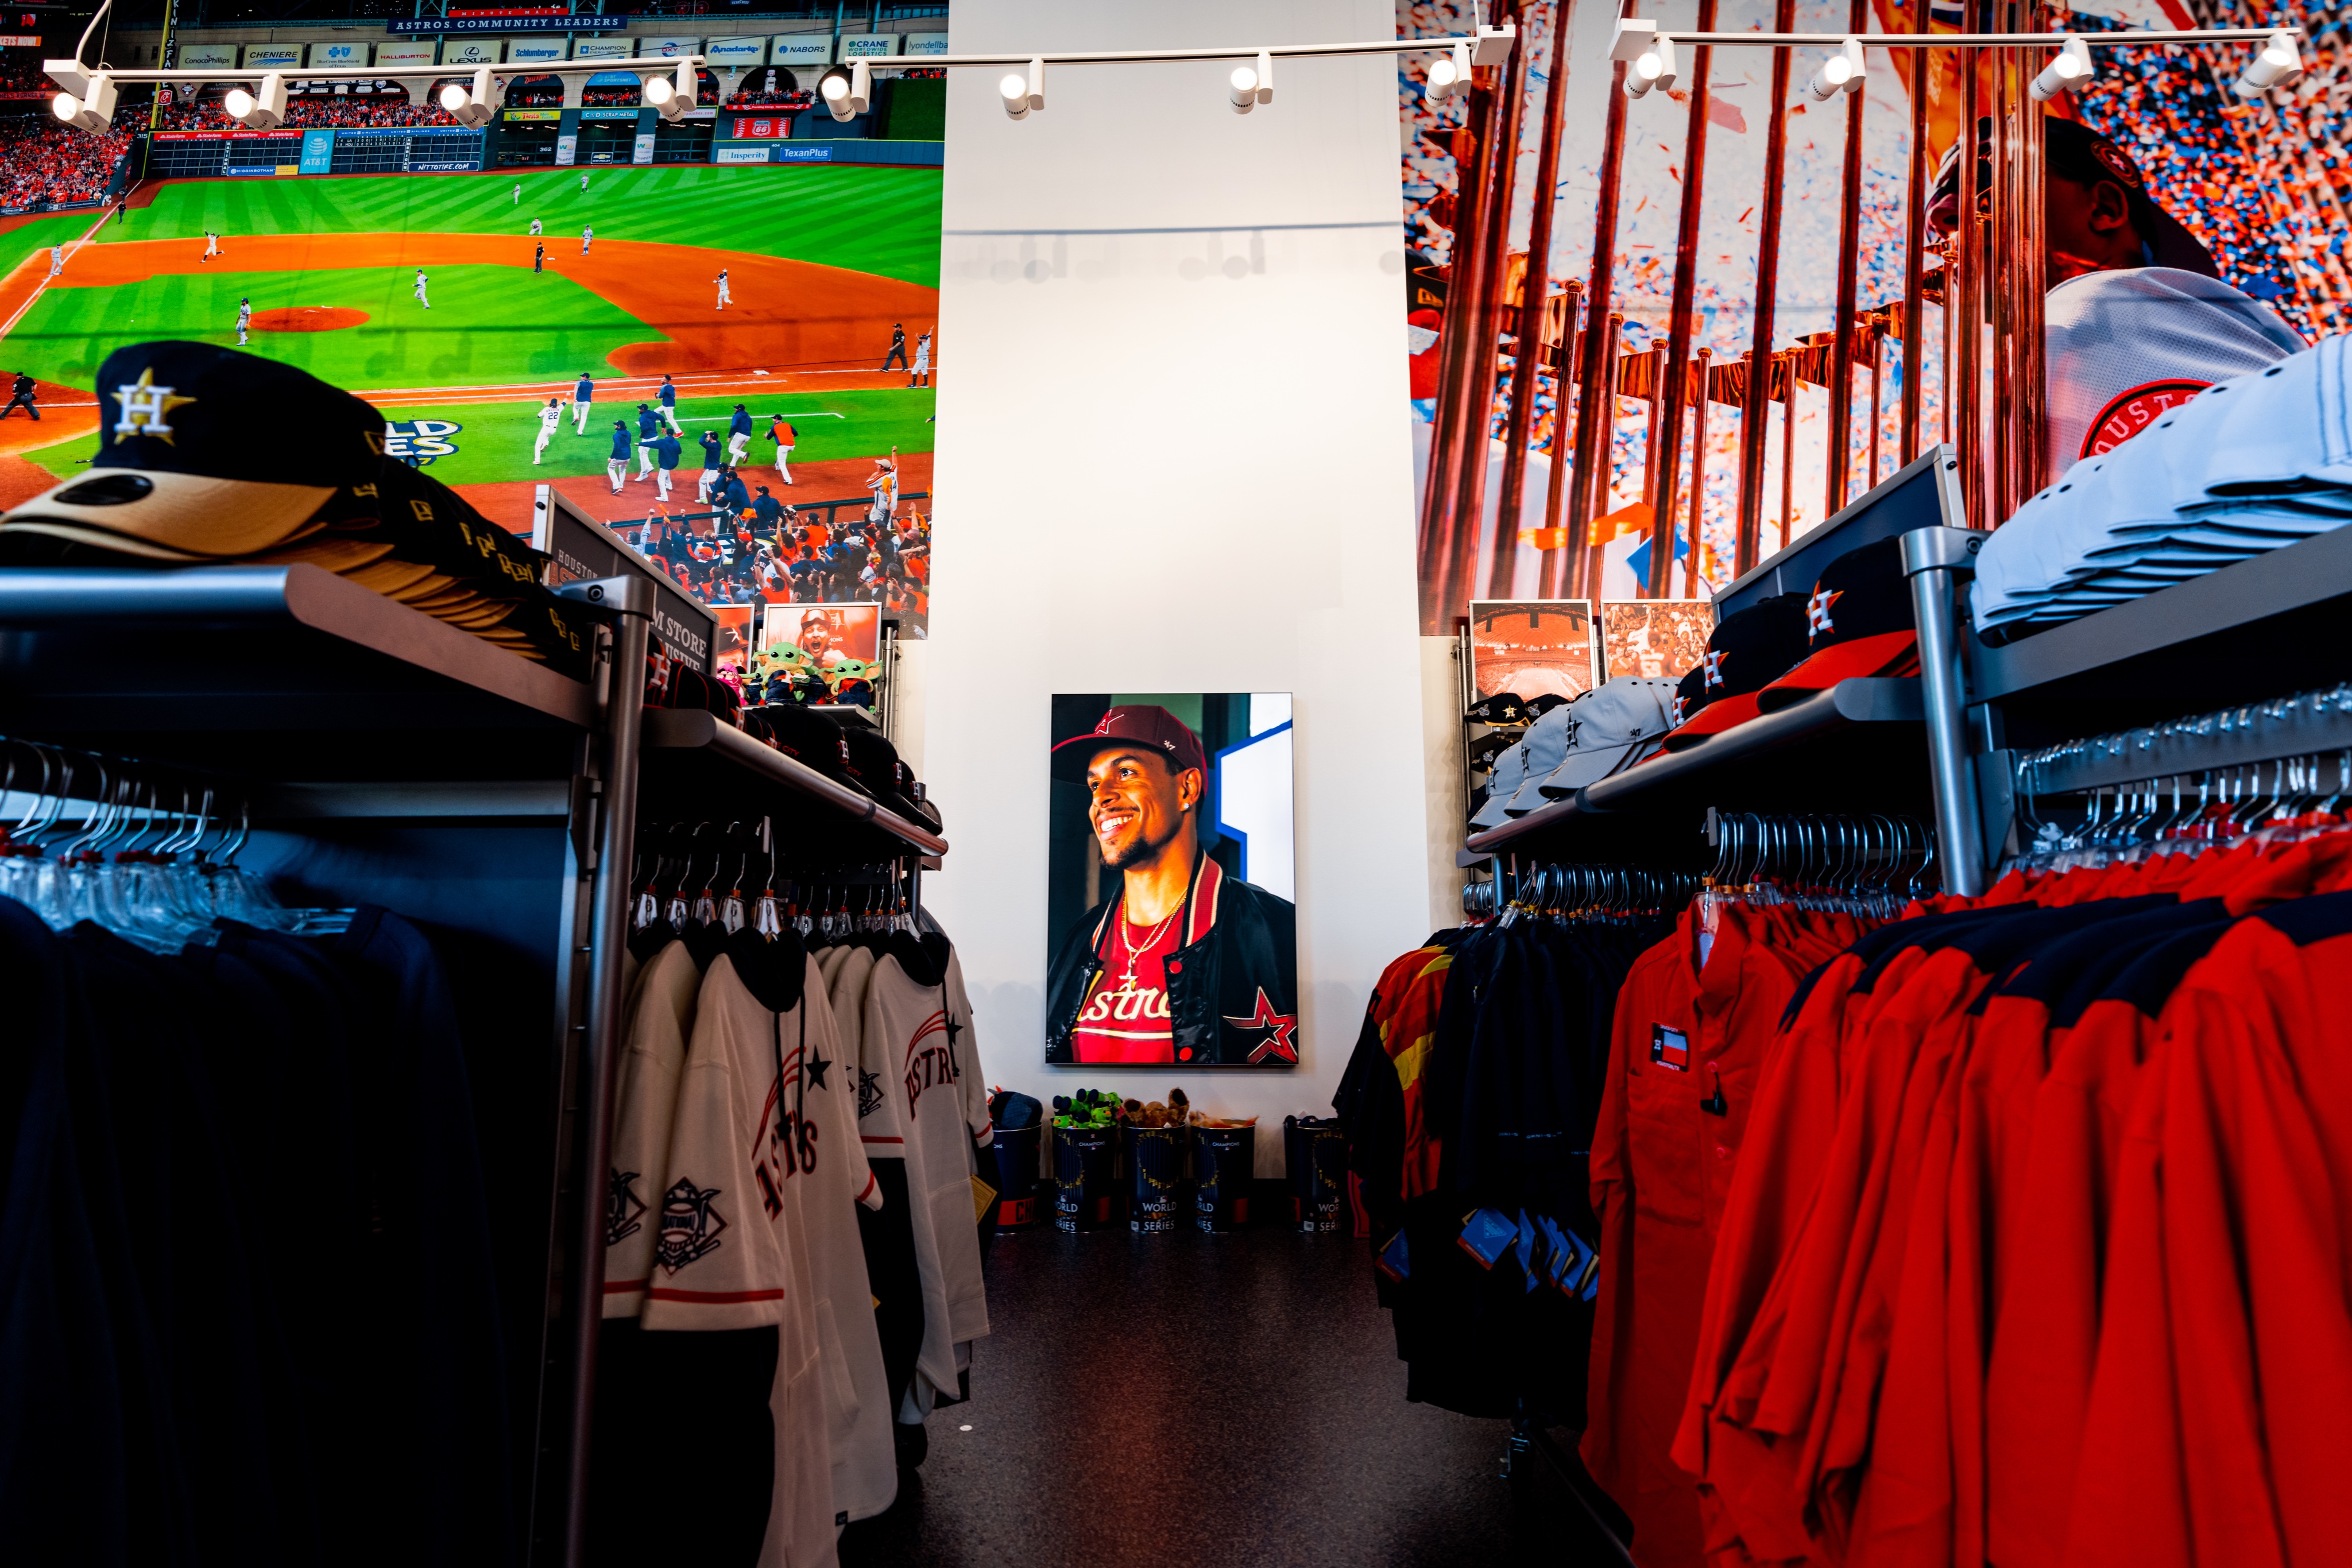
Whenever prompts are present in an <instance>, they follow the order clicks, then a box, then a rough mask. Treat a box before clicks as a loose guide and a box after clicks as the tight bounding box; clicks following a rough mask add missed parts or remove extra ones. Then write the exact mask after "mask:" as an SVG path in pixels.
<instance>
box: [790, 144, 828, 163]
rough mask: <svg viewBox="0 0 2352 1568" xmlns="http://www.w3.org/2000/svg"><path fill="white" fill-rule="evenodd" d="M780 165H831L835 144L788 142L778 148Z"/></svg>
mask: <svg viewBox="0 0 2352 1568" xmlns="http://www.w3.org/2000/svg"><path fill="white" fill-rule="evenodd" d="M776 162H779V163H830V162H833V143H832V142H830V141H786V142H780V143H779V144H778V145H777V147H776Z"/></svg>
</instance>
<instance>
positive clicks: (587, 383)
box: [572, 371, 596, 435]
mask: <svg viewBox="0 0 2352 1568" xmlns="http://www.w3.org/2000/svg"><path fill="white" fill-rule="evenodd" d="M595 401H596V383H595V382H593V381H591V380H589V379H588V375H587V372H586V371H582V372H581V376H580V384H579V385H578V386H576V387H573V388H572V415H573V418H572V429H574V430H576V431H578V432H579V433H580V434H583V435H585V434H588V405H589V404H591V403H593V402H595Z"/></svg>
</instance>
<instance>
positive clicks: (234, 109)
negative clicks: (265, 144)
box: [221, 71, 286, 131]
mask: <svg viewBox="0 0 2352 1568" xmlns="http://www.w3.org/2000/svg"><path fill="white" fill-rule="evenodd" d="M221 107H222V108H223V109H226V110H228V112H229V118H230V119H232V120H236V122H237V123H239V124H240V125H243V126H244V127H245V128H246V129H247V131H275V130H277V129H278V126H280V125H282V124H284V123H285V120H286V78H284V77H282V76H279V75H278V73H277V72H276V71H271V72H269V73H268V75H267V76H265V77H263V78H261V84H260V86H259V88H258V89H257V90H255V91H253V92H247V91H246V90H245V89H243V88H241V87H240V88H232V89H229V94H228V96H227V97H226V98H225V99H222V100H221Z"/></svg>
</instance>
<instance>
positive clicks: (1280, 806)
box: [1045, 692, 1299, 1068]
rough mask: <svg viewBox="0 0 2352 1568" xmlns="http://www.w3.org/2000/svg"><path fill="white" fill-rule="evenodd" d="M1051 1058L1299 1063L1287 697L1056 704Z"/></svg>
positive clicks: (1164, 1063) (1214, 695)
mask: <svg viewBox="0 0 2352 1568" xmlns="http://www.w3.org/2000/svg"><path fill="white" fill-rule="evenodd" d="M1052 755H1053V765H1052V780H1053V781H1052V783H1051V784H1050V786H1049V787H1048V789H1049V794H1050V796H1051V806H1050V810H1051V822H1050V829H1049V832H1048V849H1047V864H1046V877H1047V889H1046V898H1045V909H1046V920H1047V929H1048V937H1047V940H1048V943H1049V947H1048V956H1047V963H1048V968H1047V975H1046V993H1045V1060H1046V1061H1048V1062H1049V1063H1069V1064H1074V1065H1075V1064H1079V1063H1083V1064H1085V1065H1087V1066H1089V1067H1121V1066H1126V1067H1157V1068H1166V1067H1266V1068H1281V1067H1296V1066H1297V1065H1298V1053H1299V1043H1298V938H1297V914H1296V906H1295V904H1294V902H1293V901H1294V899H1295V897H1296V871H1295V868H1294V864H1293V859H1292V852H1291V841H1292V784H1291V729H1290V698H1289V696H1288V695H1287V694H1285V693H1268V692H1180V693H1164V692H1159V693H1134V692H1108V693H1093V694H1086V695H1072V696H1056V697H1055V698H1054V722H1053V754H1052Z"/></svg>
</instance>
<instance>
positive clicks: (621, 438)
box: [604, 419, 629, 496]
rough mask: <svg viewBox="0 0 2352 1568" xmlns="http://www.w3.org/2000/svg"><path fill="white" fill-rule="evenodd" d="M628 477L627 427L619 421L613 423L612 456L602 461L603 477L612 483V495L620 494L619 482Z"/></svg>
mask: <svg viewBox="0 0 2352 1568" xmlns="http://www.w3.org/2000/svg"><path fill="white" fill-rule="evenodd" d="M628 476H629V427H628V425H627V424H626V423H623V422H622V421H620V420H617V419H616V420H614V422H613V455H611V456H610V457H608V458H606V459H605V460H604V477H605V478H607V479H610V480H611V481H612V482H613V494H614V495H615V496H617V495H619V494H620V493H621V482H622V481H623V480H625V479H626V478H627V477H628Z"/></svg>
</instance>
